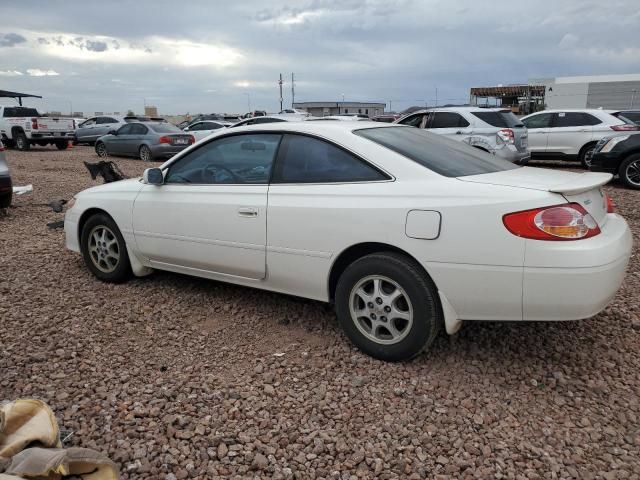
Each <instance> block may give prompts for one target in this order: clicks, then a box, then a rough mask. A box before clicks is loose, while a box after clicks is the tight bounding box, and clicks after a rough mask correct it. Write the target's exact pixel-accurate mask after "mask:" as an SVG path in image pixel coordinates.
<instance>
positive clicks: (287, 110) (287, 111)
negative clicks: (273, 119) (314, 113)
mask: <svg viewBox="0 0 640 480" xmlns="http://www.w3.org/2000/svg"><path fill="white" fill-rule="evenodd" d="M280 115H301V116H303V117H308V116H309V115H310V113H309V112H307V111H306V110H300V109H299V108H285V109H284V110H280Z"/></svg>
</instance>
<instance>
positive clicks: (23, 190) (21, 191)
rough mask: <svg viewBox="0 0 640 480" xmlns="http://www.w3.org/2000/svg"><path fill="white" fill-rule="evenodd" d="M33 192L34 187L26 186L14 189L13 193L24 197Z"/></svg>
mask: <svg viewBox="0 0 640 480" xmlns="http://www.w3.org/2000/svg"><path fill="white" fill-rule="evenodd" d="M31 192H33V185H31V184H29V185H24V186H22V187H13V193H15V194H16V195H24V194H25V193H31Z"/></svg>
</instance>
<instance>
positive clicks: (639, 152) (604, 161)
mask: <svg viewBox="0 0 640 480" xmlns="http://www.w3.org/2000/svg"><path fill="white" fill-rule="evenodd" d="M589 169H590V170H591V171H592V172H607V173H613V174H614V175H618V176H619V177H620V180H622V181H623V182H624V184H625V185H626V186H627V187H629V188H635V189H638V190H640V132H638V133H630V134H625V135H614V136H611V137H606V138H603V139H602V140H600V141H599V142H598V144H597V145H596V148H595V150H594V152H593V157H592V159H591V166H590V167H589Z"/></svg>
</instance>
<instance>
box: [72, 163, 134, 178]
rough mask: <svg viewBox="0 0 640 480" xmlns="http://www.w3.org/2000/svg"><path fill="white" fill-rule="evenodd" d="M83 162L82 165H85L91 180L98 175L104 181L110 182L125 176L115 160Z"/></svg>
mask: <svg viewBox="0 0 640 480" xmlns="http://www.w3.org/2000/svg"><path fill="white" fill-rule="evenodd" d="M83 163H84V166H85V167H87V170H89V174H90V175H91V178H92V179H93V180H95V179H96V178H98V176H100V177H102V179H103V180H104V183H111V182H117V181H119V180H124V179H125V178H127V176H126V175H125V174H124V173H122V170H120V167H118V165H117V164H116V163H115V162H112V161H105V160H101V161H99V162H98V163H89V162H83Z"/></svg>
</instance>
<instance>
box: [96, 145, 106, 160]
mask: <svg viewBox="0 0 640 480" xmlns="http://www.w3.org/2000/svg"><path fill="white" fill-rule="evenodd" d="M96 153H97V154H98V156H99V157H108V156H109V152H108V151H107V146H106V145H105V144H104V143H102V142H98V143H96Z"/></svg>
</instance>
